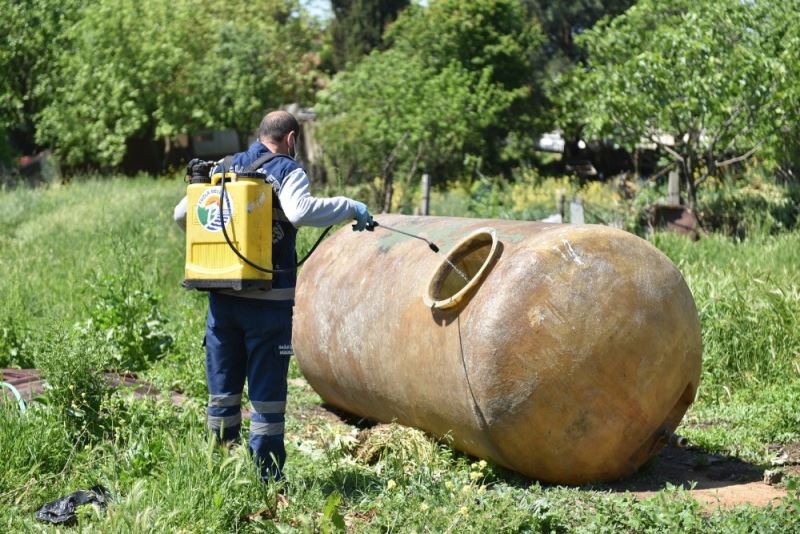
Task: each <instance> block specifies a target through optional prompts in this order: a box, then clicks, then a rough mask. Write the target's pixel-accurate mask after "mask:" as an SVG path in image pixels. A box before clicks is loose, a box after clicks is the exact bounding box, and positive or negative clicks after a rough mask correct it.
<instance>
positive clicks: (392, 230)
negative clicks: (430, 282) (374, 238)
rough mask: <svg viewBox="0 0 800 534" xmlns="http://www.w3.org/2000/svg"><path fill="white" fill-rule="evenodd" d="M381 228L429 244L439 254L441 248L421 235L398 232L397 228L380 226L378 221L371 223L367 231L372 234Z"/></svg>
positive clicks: (368, 224)
mask: <svg viewBox="0 0 800 534" xmlns="http://www.w3.org/2000/svg"><path fill="white" fill-rule="evenodd" d="M378 226H380V227H381V228H383V229H385V230H389V231H391V232H396V233H398V234H403V235H407V236H408V237H413V238H414V239H419V240H420V241H425V242H426V243H427V244H428V248H430V249H431V250H432V251H434V252H439V247H438V246H437V245H436V243H434V242H433V241H431V240H430V239H425V238H424V237H422V236H421V235H415V234H410V233H408V232H404V231H403V230H398V229H397V228H392V227H391V226H385V225H383V224H379V223H378V221H370V222H368V223H367V226H366V229H367V230H369V231H370V232H371V231H373V230H374V229H375V228H376V227H378Z"/></svg>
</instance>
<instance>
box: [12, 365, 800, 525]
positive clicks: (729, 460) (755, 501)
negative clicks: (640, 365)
mask: <svg viewBox="0 0 800 534" xmlns="http://www.w3.org/2000/svg"><path fill="white" fill-rule="evenodd" d="M0 377H2V380H4V381H6V382H9V383H11V384H12V385H14V386H15V387H16V388H17V389H18V390H19V392H20V394H21V396H22V398H23V399H24V400H25V401H26V402H30V401H31V400H32V399H35V398H36V397H37V396H39V395H41V393H42V392H43V391H44V382H43V380H42V379H41V377H40V376H39V373H38V371H37V370H36V369H0ZM108 380H109V382H111V383H112V384H114V385H123V386H127V387H130V388H132V390H133V392H134V394H135V395H136V396H138V397H144V396H158V395H159V394H160V393H159V391H158V390H157V389H156V388H154V387H153V386H151V385H150V384H147V383H146V382H143V381H140V380H138V379H137V378H136V377H135V375H114V374H109V375H108ZM291 382H292V384H293V385H295V386H301V387H303V388H309V389H310V386H309V385H308V383H307V382H305V380H302V379H293V380H292V381H291ZM3 396H5V397H7V398H8V399H9V400H11V393H10V392H9V391H8V390H7V389H2V390H0V399H2V398H3ZM171 398H172V401H173V402H174V403H175V404H182V403H183V402H184V401H185V397H184V396H183V395H181V394H179V393H174V392H173V393H172V394H171ZM243 415H244V416H245V417H247V416H249V413H244V414H243ZM294 415H295V417H297V418H298V419H299V420H300V421H301V422H302V423H303V424H304V425H306V426H309V427H313V426H315V425H316V424H319V423H320V422H327V423H329V424H330V423H333V424H341V425H345V426H349V427H358V428H360V429H364V428H368V427H370V426H373V425H374V423H373V422H370V421H369V420H365V419H360V418H357V417H354V416H351V415H349V414H346V413H343V412H340V411H338V410H335V409H334V408H331V407H327V406H320V405H301V406H298V407H297V408H296V410H295V413H294ZM768 450H770V452H772V453H774V455H775V458H776V460H775V462H774V464H775V465H774V467H767V468H765V467H764V466H759V465H754V464H751V463H748V462H744V461H742V460H740V459H738V458H735V457H731V456H725V455H721V454H713V453H709V452H707V451H705V450H703V449H700V448H697V447H689V448H686V449H680V448H677V447H666V448H664V449H663V450H662V451H661V453H659V455H658V456H656V457H655V458H653V459H652V460H651V461H650V462H648V463H647V464H646V465H645V466H644V467H642V469H640V470H639V472H637V473H636V474H635V475H633V476H631V477H629V478H627V479H624V480H621V481H618V482H614V483H609V484H603V485H600V486H595V487H594V488H595V489H603V490H610V491H611V492H620V493H622V492H631V493H633V494H634V495H635V496H636V497H637V498H641V499H646V498H649V497H652V496H654V495H655V494H656V493H657V492H659V491H661V490H663V489H665V488H666V487H667V485H673V486H680V487H683V488H684V489H686V490H688V491H689V492H690V493H691V495H692V496H693V498H694V499H696V500H697V501H698V502H700V503H701V504H702V505H703V506H704V507H705V508H706V509H707V510H709V511H711V510H715V509H717V508H723V509H726V508H732V507H736V506H740V505H744V504H750V505H753V506H759V507H765V506H768V505H770V504H776V503H778V502H779V501H780V500H781V499H783V498H784V497H785V496H786V489H785V488H784V487H783V486H782V484H781V483H776V484H773V485H770V484H767V483H765V482H764V472H765V471H766V470H767V469H778V470H780V471H781V472H782V473H783V474H784V475H795V476H800V443H792V444H788V445H771V446H769V447H768Z"/></svg>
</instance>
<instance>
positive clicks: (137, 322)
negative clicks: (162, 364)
mask: <svg viewBox="0 0 800 534" xmlns="http://www.w3.org/2000/svg"><path fill="white" fill-rule="evenodd" d="M99 285H100V288H101V289H100V292H99V295H98V298H97V301H96V302H95V304H94V307H93V308H92V309H91V311H90V315H91V317H90V319H89V320H88V321H87V322H86V323H84V324H83V326H82V329H83V331H84V332H87V333H89V332H91V331H96V332H98V333H100V334H101V335H102V337H103V338H104V339H105V341H106V343H108V346H109V349H110V350H111V359H110V361H109V365H110V366H111V368H114V369H118V370H125V371H140V370H143V369H146V368H147V367H148V366H149V365H150V364H151V363H152V362H154V361H155V360H158V359H159V358H162V357H163V356H164V355H166V353H167V352H168V351H169V350H170V348H171V347H172V345H173V343H174V339H173V336H172V335H171V334H170V333H169V332H168V331H167V321H166V320H165V319H164V317H163V316H162V314H161V311H160V308H159V305H160V301H161V298H160V297H159V295H157V294H156V293H153V292H151V291H150V290H148V289H146V288H144V287H143V286H144V284H143V283H142V280H141V277H140V276H138V274H137V271H136V267H135V266H131V267H129V268H128V269H127V271H126V272H124V273H123V274H115V275H108V276H105V277H104V278H101V281H100V284H99Z"/></svg>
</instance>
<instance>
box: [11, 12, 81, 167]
mask: <svg viewBox="0 0 800 534" xmlns="http://www.w3.org/2000/svg"><path fill="white" fill-rule="evenodd" d="M81 4H82V2H80V1H79V0H0V13H2V14H3V16H2V17H0V40H1V41H0V161H1V160H2V157H1V156H2V152H3V150H2V145H3V141H4V138H6V139H7V141H6V142H8V143H9V144H10V145H11V147H10V148H11V149H12V150H14V151H21V152H25V153H30V152H33V151H34V150H35V149H36V148H37V146H36V143H35V139H34V138H35V131H36V127H35V122H34V118H35V116H36V114H37V113H38V112H39V111H40V110H41V109H42V107H43V105H44V101H45V99H46V95H44V94H41V92H39V91H37V87H38V81H39V80H40V79H41V78H42V76H44V75H46V73H47V72H48V71H49V69H50V68H51V66H52V62H53V60H54V58H55V57H56V56H57V55H58V51H59V50H61V49H62V48H63V47H64V46H65V43H64V38H63V30H64V28H65V27H68V26H69V25H70V24H71V23H72V22H73V21H74V20H75V19H77V18H78V17H79V16H80V9H79V6H80V5H81Z"/></svg>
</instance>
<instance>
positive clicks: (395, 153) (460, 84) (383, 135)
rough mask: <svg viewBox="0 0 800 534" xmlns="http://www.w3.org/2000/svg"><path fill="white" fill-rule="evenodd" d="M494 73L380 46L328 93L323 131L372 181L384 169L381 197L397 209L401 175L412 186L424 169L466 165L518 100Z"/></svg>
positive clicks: (350, 172)
mask: <svg viewBox="0 0 800 534" xmlns="http://www.w3.org/2000/svg"><path fill="white" fill-rule="evenodd" d="M489 74H490V73H489V71H484V72H477V73H476V72H469V71H467V70H466V69H464V68H463V67H462V66H461V65H460V64H459V63H458V62H455V61H453V62H451V63H450V64H449V65H446V66H444V67H441V68H439V69H434V68H433V67H431V66H429V65H425V64H424V63H423V62H422V61H421V60H420V59H419V58H416V57H414V56H410V57H409V56H407V55H406V54H404V53H402V52H401V51H399V50H388V51H386V52H373V53H372V54H371V55H369V56H368V57H367V58H365V59H364V60H363V61H362V62H361V63H359V65H358V66H357V67H356V68H355V69H353V70H352V71H346V72H342V73H339V75H337V76H336V78H335V79H334V80H333V82H332V84H331V86H330V87H329V88H328V90H326V91H325V92H323V93H322V94H321V98H320V103H319V105H318V106H317V109H318V112H319V115H320V117H321V125H320V128H319V130H318V131H319V136H320V139H321V141H322V143H323V145H324V147H325V152H326V154H327V157H328V158H329V159H330V160H332V162H333V164H334V165H335V166H337V167H338V168H339V170H340V171H341V173H342V174H344V175H345V176H348V177H349V178H350V179H351V180H354V181H357V182H366V183H370V184H372V182H373V180H372V179H373V178H374V177H377V176H380V177H381V178H382V188H381V189H380V190H378V189H374V190H373V191H374V194H375V197H376V198H375V200H376V202H377V203H378V204H379V205H380V206H381V207H382V209H383V210H384V211H390V210H391V209H392V204H393V194H394V184H395V176H397V175H400V176H401V177H402V178H401V180H402V181H403V183H404V185H405V187H404V188H403V190H404V191H408V190H409V189H410V184H411V183H412V182H413V180H414V178H415V177H416V176H417V175H418V174H419V173H421V172H422V171H423V169H432V168H437V167H442V166H448V165H452V166H453V167H458V166H460V165H461V164H463V160H464V156H465V154H466V153H467V152H468V151H469V147H475V146H477V145H479V144H480V143H481V142H482V139H481V132H482V131H483V129H484V128H486V127H487V126H488V125H490V124H492V123H493V122H495V121H496V120H497V116H498V115H499V114H500V113H501V112H502V111H504V110H505V109H506V108H507V106H508V105H509V104H510V102H511V100H512V98H513V95H512V94H509V93H508V92H505V91H502V90H501V89H500V88H498V86H497V85H496V84H494V83H493V82H492V81H491V80H490V76H489ZM373 187H374V186H373Z"/></svg>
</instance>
